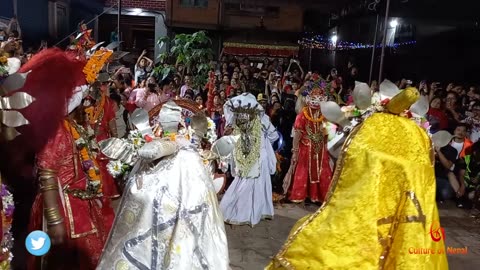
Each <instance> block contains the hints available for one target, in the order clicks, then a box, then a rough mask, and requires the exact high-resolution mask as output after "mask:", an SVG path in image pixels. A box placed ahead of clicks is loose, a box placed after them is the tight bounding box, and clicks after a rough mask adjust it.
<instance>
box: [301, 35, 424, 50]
mask: <svg viewBox="0 0 480 270" xmlns="http://www.w3.org/2000/svg"><path fill="white" fill-rule="evenodd" d="M416 43H417V42H416V41H415V40H411V41H405V42H395V43H393V44H390V45H387V47H391V48H398V47H400V46H406V45H413V44H416ZM298 44H299V45H300V46H301V47H303V48H308V49H320V50H355V49H370V48H373V46H374V45H373V44H364V43H358V42H348V41H337V42H333V41H332V40H331V39H328V38H324V37H323V36H320V35H316V36H314V37H312V38H303V39H301V40H299V41H298ZM376 46H377V48H380V47H382V45H381V44H377V45H376Z"/></svg>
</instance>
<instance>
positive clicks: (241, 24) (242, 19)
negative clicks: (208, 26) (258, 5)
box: [224, 5, 303, 32]
mask: <svg viewBox="0 0 480 270" xmlns="http://www.w3.org/2000/svg"><path fill="white" fill-rule="evenodd" d="M263 24H264V25H265V28H266V29H268V30H270V31H285V32H301V31H302V30H303V8H302V7H300V6H294V5H291V6H281V7H280V10H279V13H278V16H274V17H268V16H267V17H264V18H263ZM259 25H260V17H257V16H238V15H229V14H225V19H224V26H225V27H227V28H254V27H256V26H259Z"/></svg>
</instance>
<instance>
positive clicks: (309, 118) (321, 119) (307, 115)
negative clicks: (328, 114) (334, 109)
mask: <svg viewBox="0 0 480 270" xmlns="http://www.w3.org/2000/svg"><path fill="white" fill-rule="evenodd" d="M303 115H304V116H305V118H307V120H308V121H310V122H313V123H321V122H323V120H324V119H325V117H324V116H323V115H321V116H320V117H319V118H315V119H313V118H312V117H311V116H310V114H309V109H308V107H305V108H303Z"/></svg>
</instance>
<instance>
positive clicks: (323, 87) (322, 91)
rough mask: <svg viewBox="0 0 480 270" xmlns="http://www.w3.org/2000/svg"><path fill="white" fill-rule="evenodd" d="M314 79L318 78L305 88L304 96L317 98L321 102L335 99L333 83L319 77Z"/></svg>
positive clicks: (308, 83)
mask: <svg viewBox="0 0 480 270" xmlns="http://www.w3.org/2000/svg"><path fill="white" fill-rule="evenodd" d="M314 78H316V79H315V80H314V81H309V82H307V83H306V85H305V86H303V89H302V90H303V91H302V96H304V97H307V96H316V97H319V98H320V100H321V101H328V100H331V99H332V98H333V97H334V96H333V87H332V85H331V83H329V82H327V81H325V80H323V79H321V78H319V77H314Z"/></svg>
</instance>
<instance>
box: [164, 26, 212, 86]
mask: <svg viewBox="0 0 480 270" xmlns="http://www.w3.org/2000/svg"><path fill="white" fill-rule="evenodd" d="M157 44H158V45H159V46H161V47H162V46H164V45H165V44H170V45H171V47H170V51H169V52H165V53H162V54H161V55H160V56H159V58H160V62H161V63H165V64H163V65H161V66H159V67H157V68H155V74H157V75H158V76H160V77H161V78H163V79H165V78H166V77H167V76H168V75H169V74H170V73H171V72H174V71H175V70H176V69H177V68H178V67H179V66H183V67H184V68H183V69H182V75H185V73H187V74H192V75H193V76H194V78H193V82H194V86H195V87H203V85H205V83H206V82H207V80H208V71H209V70H210V65H209V62H210V61H211V60H212V59H213V50H212V48H211V47H212V41H211V40H210V38H208V36H207V34H206V32H205V31H199V32H196V33H193V34H178V35H176V36H175V38H174V39H173V40H170V38H169V37H162V38H160V39H159V40H158V41H157Z"/></svg>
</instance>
